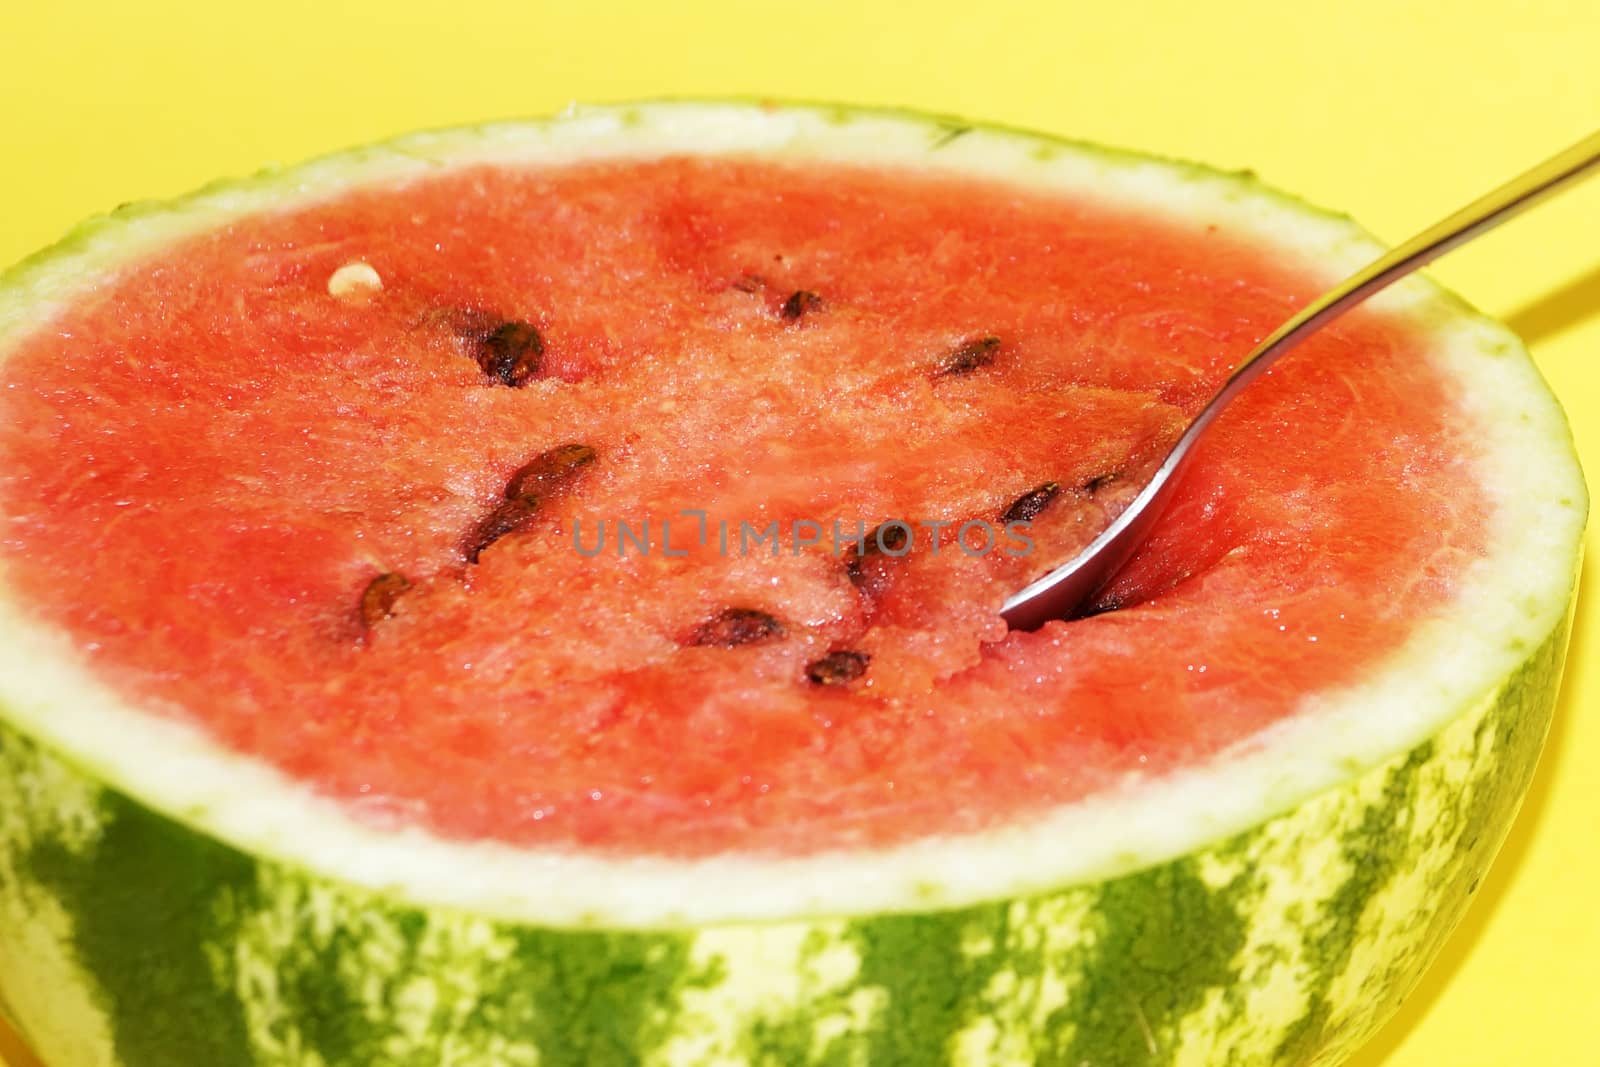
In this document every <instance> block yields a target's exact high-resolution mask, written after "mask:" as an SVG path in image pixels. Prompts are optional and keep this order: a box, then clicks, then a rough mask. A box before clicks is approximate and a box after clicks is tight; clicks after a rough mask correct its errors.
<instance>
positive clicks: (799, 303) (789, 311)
mask: <svg viewBox="0 0 1600 1067" xmlns="http://www.w3.org/2000/svg"><path fill="white" fill-rule="evenodd" d="M821 310H822V297H820V296H818V295H817V294H816V293H813V292H812V291H811V290H809V289H796V290H795V291H794V293H793V294H791V295H790V297H789V299H787V300H785V301H784V302H783V311H782V312H781V314H782V315H783V317H784V318H786V319H788V320H790V321H791V322H792V321H794V320H795V319H798V318H799V317H800V316H802V315H805V314H809V313H810V312H813V311H821Z"/></svg>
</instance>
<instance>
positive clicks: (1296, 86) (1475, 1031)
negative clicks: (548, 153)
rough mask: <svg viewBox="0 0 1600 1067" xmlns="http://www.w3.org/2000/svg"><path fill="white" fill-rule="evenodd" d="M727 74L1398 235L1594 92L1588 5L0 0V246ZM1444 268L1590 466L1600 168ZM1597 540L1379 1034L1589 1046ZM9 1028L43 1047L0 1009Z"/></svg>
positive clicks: (1597, 933) (1597, 461)
mask: <svg viewBox="0 0 1600 1067" xmlns="http://www.w3.org/2000/svg"><path fill="white" fill-rule="evenodd" d="M719 94H720V95H726V94H739V95H770V96H774V97H803V98H827V99H837V100H841V101H858V102H862V103H874V104H892V105H906V106H913V107H918V108H924V109H932V110H938V111H947V112H954V113H958V114H964V115H968V116H971V117H974V118H982V119H988V120H995V121H1001V122H1005V123H1010V124H1015V125H1022V126H1032V127H1037V128H1039V129H1044V130H1050V131H1054V132H1059V133H1064V134H1069V135H1073V136H1077V137H1084V138H1090V139H1094V140H1100V141H1104V142H1108V143H1112V144H1121V145H1127V146H1131V147H1137V148H1142V149H1146V150H1151V151H1155V152H1159V153H1163V154H1169V155H1177V156H1185V157H1191V158H1196V159H1201V160H1205V161H1208V162H1211V163H1215V164H1219V165H1221V166H1225V167H1230V168H1233V167H1251V168H1254V169H1255V170H1257V171H1259V172H1260V173H1261V174H1262V176H1263V177H1265V178H1266V179H1267V180H1268V181H1270V182H1272V183H1274V184H1277V185H1280V186H1282V187H1284V188H1287V189H1290V190H1292V191H1295V192H1298V193H1300V194H1302V195H1304V196H1306V197H1308V198H1309V199H1311V200H1313V201H1316V202H1319V203H1322V204H1325V205H1328V206H1332V207H1338V208H1342V209H1344V210H1347V211H1349V212H1351V213H1352V214H1353V215H1355V217H1356V218H1357V219H1359V220H1361V221H1362V222H1363V223H1365V224H1366V225H1367V226H1368V227H1369V228H1371V229H1372V230H1374V231H1375V232H1377V233H1378V234H1379V235H1380V236H1382V237H1384V238H1387V239H1389V240H1391V241H1393V240H1399V239H1400V238H1403V237H1405V236H1406V235H1408V234H1409V233H1410V232H1411V231H1412V230H1414V229H1417V228H1419V227H1420V226H1421V225H1422V224H1424V223H1426V222H1430V221H1432V220H1433V219H1434V218H1435V217H1437V216H1439V215H1441V214H1443V213H1444V212H1445V211H1446V210H1450V209H1454V208H1455V207H1457V206H1459V204H1460V203H1461V202H1464V201H1465V200H1467V199H1469V198H1470V197H1472V196H1474V195H1476V194H1477V193H1479V192H1480V191H1483V190H1486V189H1487V188H1488V187H1490V186H1492V185H1494V184H1496V183H1497V182H1499V181H1501V180H1502V179H1504V178H1506V177H1509V176H1510V175H1511V174H1512V173H1513V172H1515V171H1517V170H1520V169H1521V168H1522V167H1524V166H1525V165H1527V164H1529V163H1532V162H1533V161H1535V160H1537V159H1539V158H1541V157H1543V156H1544V155H1546V154H1548V153H1550V152H1552V151H1554V150H1555V149H1557V148H1560V147H1563V146H1565V145H1566V144H1567V143H1569V142H1571V141H1574V140H1576V139H1578V138H1579V137H1580V136H1582V135H1584V134H1585V133H1587V132H1588V131H1589V130H1591V129H1593V128H1594V127H1595V126H1596V125H1597V124H1600V5H1596V4H1594V3H1593V2H1592V0H1569V2H1561V0H1522V2H1510V0H1506V2H1502V3H1499V4H1494V3H1481V2H1480V3H1470V2H1466V0H1464V2H1462V3H1449V2H1442V0H1431V2H1427V3H1405V2H1397V0H1344V2H1340V3H1326V4H1320V5H1317V6H1315V7H1312V6H1309V5H1303V4H1295V3H1284V2H1282V0H1265V2H1249V3H1226V2H1224V3H1217V4H1210V5H1208V4H1205V3H1202V2H1196V0H1176V2H1171V0H1168V2H1162V3H1149V4H1140V3H1137V2H1134V0H1128V2H1126V3H1114V2H1113V3H1100V4H1095V5H1092V6H1090V5H1080V4H1076V3H1060V4H1057V3H1042V2H1041V3H1026V4H1025V3H1010V2H1005V0H968V2H946V0H920V2H916V3H873V2H870V0H858V2H854V3H851V2H835V0H789V2H783V3H777V2H754V0H750V2H744V3H706V2H678V3H674V2H672V0H645V2H632V3H593V4H584V3H581V2H579V0H571V2H568V3H526V2H525V3H490V4H476V5H475V4H471V3H467V2H456V3H444V4H440V3H426V2H419V0H386V2H383V3H341V2H339V0H320V2H308V0H279V2H277V3H274V4H271V5H262V6H259V7H256V6H250V5H244V4H230V3H216V2H215V0H207V2H183V3H178V2H168V3H163V2H147V3H124V2H121V0H116V2H106V3H103V4H86V3H72V2H61V3H56V4H54V5H49V4H28V3H25V2H24V0H0V205H4V206H3V207H0V264H4V263H9V262H11V261H13V260H16V259H18V258H20V257H21V256H23V255H25V254H27V253H28V252H31V251H33V250H34V249H36V248H38V247H40V246H42V245H45V244H47V243H49V242H50V241H52V240H54V239H55V238H56V237H57V236H59V235H60V234H61V233H63V232H64V231H65V230H66V229H67V228H68V227H69V226H71V225H72V224H73V223H74V222H76V221H77V220H78V219H79V218H81V217H83V216H85V215H88V214H92V213H94V212H97V211H102V210H105V209H107V208H110V207H111V206H113V205H115V204H117V203H119V202H121V201H124V200H133V199H140V198H146V197H165V196H170V195H173V194H177V193H181V192H184V191H186V190H188V189H190V188H192V187H194V186H196V185H199V184H201V183H203V182H205V181H207V180H208V179H210V178H213V177H216V176H220V175H231V174H241V173H245V172H249V171H251V170H254V169H255V168H257V167H258V166H260V165H261V164H263V163H266V162H269V161H282V162H290V161H294V160H298V159H301V158H303V157H306V156H310V155H313V154H317V153H321V152H325V151H329V150H332V149H335V148H339V147H341V146H345V145H348V144H356V143H360V142H365V141H371V140H374V139H378V138H382V137H387V136H389V135H390V134H394V133H398V132H401V131H403V130H407V129H412V128H415V127H423V126H434V125H445V124H451V123H458V122H470V121H476V120H481V119H486V118H496V117H505V116H514V115H523V114H537V113H545V112H549V111H552V110H555V109H558V108H560V107H561V106H562V105H563V104H565V103H566V102H567V101H569V100H572V99H578V100H584V101H605V100H616V99H624V98H631V97H647V96H659V95H719ZM1434 274H1435V276H1436V277H1438V278H1440V279H1441V280H1443V281H1444V282H1445V283H1446V284H1447V285H1449V286H1451V287H1453V288H1455V289H1456V290H1458V291H1459V292H1461V293H1462V294H1463V295H1465V296H1466V297H1467V298H1468V299H1469V300H1470V301H1472V302H1473V303H1475V304H1477V305H1478V306H1479V307H1481V308H1483V309H1484V310H1486V311H1488V312H1490V313H1492V314H1495V315H1497V316H1500V317H1502V318H1504V319H1505V320H1507V321H1508V322H1509V323H1510V324H1511V325H1512V327H1514V328H1515V329H1516V330H1517V331H1519V332H1520V333H1521V334H1522V335H1523V337H1525V338H1526V339H1527V341H1528V343H1529V344H1530V345H1531V346H1532V349H1533V351H1534V354H1535V356H1536V357H1537V359H1538V361H1539V365H1540V367H1541V368H1542V369H1543V371H1544V373H1545V375H1546V376H1547V377H1548V379H1549V380H1550V382H1551V384H1552V386H1553V387H1554V389H1555V391H1556V393H1557V394H1558V395H1559V396H1560V397H1561V399H1562V401H1563V402H1564V403H1565V405H1566V407H1567V411H1568V413H1569V414H1570V416H1571V418H1572V421H1573V425H1574V430H1575V433H1576V436H1577V439H1578V443H1579V448H1580V450H1581V451H1582V454H1583V457H1584V460H1585V467H1586V468H1587V469H1588V471H1589V472H1590V473H1591V477H1600V178H1597V179H1596V180H1595V181H1593V182H1592V183H1590V185H1589V186H1588V187H1583V188H1579V189H1577V190H1575V191H1574V192H1572V193H1569V194H1567V195H1566V196H1565V197H1563V198H1561V199H1559V200H1557V201H1555V202H1552V203H1550V204H1547V205H1546V206H1544V207H1542V208H1540V209H1538V210H1537V211H1536V212H1535V213H1534V214H1531V215H1528V216H1525V217H1524V218H1523V219H1522V220H1520V221H1518V222H1516V223H1514V224H1512V225H1511V226H1510V227H1508V228H1506V229H1504V230H1501V231H1499V232H1497V233H1495V234H1492V235H1490V236H1489V237H1487V238H1485V239H1483V240H1481V241H1479V242H1478V243H1477V244H1475V245H1473V246H1471V247H1469V248H1466V249H1464V250H1462V251H1460V252H1458V253H1455V254H1454V255H1453V256H1452V257H1450V258H1449V259H1447V260H1444V261H1442V262H1441V263H1440V264H1438V265H1437V267H1436V268H1435V270H1434ZM1590 557H1591V562H1590V564H1589V566H1588V575H1587V585H1588V595H1587V596H1586V597H1585V598H1584V601H1583V603H1582V604H1581V606H1580V609H1579V615H1578V621H1577V631H1576V634H1575V640H1574V644H1573V650H1572V655H1571V658H1570V660H1569V668H1568V676H1567V682H1566V688H1565V691H1564V695H1563V698H1562V701H1561V706H1560V711H1559V718H1558V721H1557V723H1556V726H1555V730H1554V733H1553V735H1552V737H1551V740H1550V745H1549V748H1548V750H1547V751H1546V754H1545V757H1544V762H1543V764H1542V765H1541V768H1540V771H1539V778H1538V781H1537V782H1536V784H1535V786H1534V789H1533V793H1532V795H1531V797H1530V799H1529V801H1528V804H1527V806H1526V808H1525V809H1524V811H1523V813H1522V816H1521V819H1520V821H1519V822H1518V824H1517V827H1516V830H1515V831H1514V833H1513V836H1512V838H1511V840H1510V842H1509V844H1508V845H1507V847H1506V849H1505V851H1504V853H1503V854H1502V856H1501V858H1500V861H1499V863H1498V865H1497V866H1496V868H1495V870H1494V872H1493V874H1492V875H1491V876H1490V878H1489V879H1488V880H1487V881H1486V882H1485V883H1484V887H1483V889H1482V890H1481V891H1480V892H1479V895H1478V900H1477V902H1476V904H1475V906H1474V908H1473V910H1472V912H1471V914H1470V915H1469V917H1468V918H1467V920H1466V922H1465V924H1464V926H1463V927H1462V929H1460V930H1459V931H1458V932H1457V934H1456V936H1455V938H1454V939H1453V940H1452V941H1451V943H1450V944H1449V946H1448V948H1447V949H1446V951H1445V954H1444V956H1443V958H1441V959H1440V960H1439V962H1438V963H1437V964H1436V965H1435V966H1434V968H1433V970H1432V971H1431V972H1430V973H1429V975H1428V977H1427V978H1426V980H1425V981H1424V983H1423V985H1422V986H1421V988H1420V989H1419V990H1418V991H1417V992H1416V993H1415V994H1414V995H1413V996H1412V997H1411V998H1410V1000H1409V1001H1408V1002H1407V1003H1406V1005H1405V1007H1404V1008H1403V1010H1402V1011H1401V1013H1400V1015H1399V1016H1398V1017H1397V1018H1396V1019H1395V1020H1394V1021H1393V1022H1392V1023H1391V1024H1390V1025H1389V1026H1388V1027H1387V1028H1386V1029H1385V1030H1384V1031H1383V1032H1382V1033H1381V1034H1380V1035H1379V1036H1378V1037H1377V1038H1376V1039H1375V1040H1374V1041H1373V1043H1372V1044H1371V1045H1370V1046H1369V1048H1368V1049H1367V1050H1366V1051H1364V1052H1363V1053H1362V1054H1361V1056H1360V1057H1359V1058H1358V1060H1357V1061H1356V1063H1357V1065H1358V1067H1444V1065H1450V1067H1473V1065H1479V1064H1482V1065H1486V1067H1487V1065H1494V1067H1501V1065H1511V1064H1541V1065H1546V1064H1547V1065H1560V1067H1565V1065H1569V1064H1572V1065H1576V1064H1583V1063H1594V1062H1597V1060H1596V1055H1595V1052H1594V1046H1595V1037H1594V1025H1595V1010H1596V1008H1597V1007H1600V919H1597V917H1596V905H1595V900H1596V895H1597V891H1596V885H1597V883H1600V839H1597V835H1596V822H1597V819H1596V816H1597V814H1600V716H1597V713H1600V669H1597V666H1600V665H1597V664H1596V663H1595V662H1593V661H1594V660H1595V659H1596V648H1597V645H1596V642H1597V641H1600V634H1596V632H1595V631H1596V628H1597V627H1600V618H1597V617H1596V616H1600V589H1597V588H1596V586H1597V584H1600V573H1597V571H1600V564H1597V560H1600V551H1595V550H1594V549H1593V547H1592V546H1591V551H1590ZM0 1060H4V1061H5V1062H7V1063H9V1064H11V1065H12V1067H23V1065H30V1067H31V1062H30V1060H29V1058H28V1057H27V1055H26V1053H24V1052H23V1051H22V1050H21V1049H20V1048H19V1047H18V1046H17V1045H16V1043H15V1041H14V1039H12V1038H11V1037H10V1036H9V1035H6V1034H0ZM59 1067H72V1065H59ZM172 1067H211V1065H184V1064H174V1065H172Z"/></svg>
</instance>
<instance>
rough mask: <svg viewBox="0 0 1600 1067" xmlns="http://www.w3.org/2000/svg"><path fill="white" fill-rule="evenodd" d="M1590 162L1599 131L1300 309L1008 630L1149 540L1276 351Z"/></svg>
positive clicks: (1064, 599) (1020, 598) (1110, 570)
mask: <svg viewBox="0 0 1600 1067" xmlns="http://www.w3.org/2000/svg"><path fill="white" fill-rule="evenodd" d="M1597 164H1600V130H1597V131H1596V132H1594V133H1592V134H1590V135H1589V136H1588V137H1585V138H1584V139H1583V140H1581V141H1579V142H1578V143H1577V144H1575V145H1573V146H1572V147H1571V148H1568V149H1566V150H1565V151H1563V152H1560V153H1558V154H1556V155H1554V156H1552V157H1551V158H1549V159H1547V160H1545V161H1544V162H1543V163H1540V164H1538V165H1537V166H1535V167H1534V168H1533V169H1531V170H1528V171H1526V172H1524V173H1523V174H1521V175H1518V176H1517V177H1515V178H1513V179H1511V180H1510V181H1509V182H1506V183H1505V184H1504V185H1502V186H1500V187H1499V188H1498V189H1495V190H1494V191H1493V192H1491V193H1488V194H1487V195H1485V196H1482V197H1480V198H1478V199H1477V200H1474V201H1473V202H1472V203H1470V204H1468V205H1467V206H1466V207H1464V208H1462V209H1461V210H1460V211H1457V212H1456V213H1455V214H1453V215H1451V216H1449V217H1448V218H1446V219H1443V220H1442V221H1440V222H1437V223H1435V224H1434V225H1432V226H1430V227H1428V228H1427V229H1426V230H1423V231H1422V232H1421V233H1419V234H1417V235H1416V236H1415V237H1412V238H1411V239H1410V240H1408V241H1406V242H1405V243H1403V244H1400V245H1398V246H1396V247H1395V248H1394V249H1392V250H1390V251H1389V252H1387V253H1386V254H1384V255H1382V256H1379V257H1378V258H1377V259H1375V260H1373V261H1372V262H1371V263H1369V264H1367V265H1366V266H1365V267H1363V268H1362V269H1361V270H1359V271H1357V272H1356V273H1355V274H1353V275H1351V276H1350V277H1349V278H1347V279H1345V280H1344V281H1343V282H1341V283H1340V284H1339V285H1337V286H1335V287H1334V288H1333V289H1330V290H1329V291H1328V292H1326V293H1324V294H1323V295H1322V296H1320V297H1318V298H1317V299H1316V300H1314V301H1312V302H1311V303H1310V304H1308V305H1306V306H1305V307H1304V308H1302V309H1301V310H1300V312H1299V313H1298V314H1296V315H1295V316H1294V317H1293V318H1291V319H1289V320H1288V321H1287V322H1285V323H1284V324H1283V325H1282V326H1279V327H1278V328H1277V329H1276V330H1274V331H1273V332H1272V334H1271V335H1270V336H1269V337H1268V338H1267V339H1266V340H1265V341H1263V342H1261V344H1260V345H1259V346H1258V347H1257V348H1256V349H1255V351H1253V352H1251V353H1250V355H1248V356H1246V357H1245V359H1244V362H1242V363H1240V364H1239V366H1238V367H1237V368H1235V369H1234V372H1233V374H1232V375H1231V376H1230V377H1229V378H1228V380H1227V382H1226V383H1225V384H1224V385H1223V386H1222V388H1221V389H1220V390H1219V391H1218V392H1217V394H1216V396H1214V397H1212V398H1211V401H1210V403H1208V404H1207V405H1206V406H1205V407H1204V408H1203V409H1202V410H1201V412H1200V414H1199V415H1197V416H1195V419H1194V421H1193V422H1192V423H1190V424H1189V428H1188V429H1187V430H1185V431H1184V433H1183V436H1181V437H1179V438H1178V441H1177V443H1176V444H1175V445H1173V446H1172V451H1170V452H1168V453H1167V456H1166V458H1165V459H1164V460H1163V461H1162V463H1161V466H1160V468H1159V469H1157V471H1156V473H1155V476H1154V477H1153V478H1151V479H1150V481H1149V482H1148V483H1146V484H1145V487H1144V488H1143V489H1142V490H1140V492H1139V495H1138V496H1136V497H1135V498H1134V499H1133V502H1132V503H1130V504H1129V505H1128V507H1127V509H1126V510H1125V511H1123V512H1122V513H1121V514H1120V515H1118V516H1117V519H1116V521H1115V522H1113V523H1112V524H1111V525H1110V526H1108V527H1106V528H1105V529H1104V530H1102V531H1101V532H1100V535H1099V536H1098V537H1096V538H1095V539H1094V540H1093V541H1091V542H1090V543H1089V544H1088V545H1087V546H1086V547H1085V548H1084V549H1083V551H1081V552H1079V553H1078V555H1077V556H1075V557H1073V558H1072V559H1071V560H1069V561H1068V562H1067V563H1065V564H1063V565H1062V566H1060V567H1058V568H1056V569H1055V570H1053V571H1051V572H1050V573H1049V574H1046V575H1045V576H1044V577H1042V578H1040V579H1039V580H1038V581H1035V582H1033V583H1032V584H1031V585H1029V586H1027V587H1026V588H1024V589H1023V590H1021V591H1020V592H1018V593H1016V594H1015V595H1013V596H1012V597H1011V598H1010V599H1009V600H1007V601H1006V602H1005V604H1004V605H1003V606H1002V607H1001V609H1000V614H1001V615H1002V616H1003V617H1004V618H1005V620H1006V622H1007V623H1008V624H1010V626H1011V628H1012V629H1014V630H1033V629H1037V628H1038V627H1039V626H1042V625H1043V624H1044V623H1046V622H1048V621H1050V620H1051V619H1064V618H1071V617H1073V615H1074V614H1075V613H1076V612H1077V611H1078V610H1079V609H1080V608H1082V607H1083V606H1084V604H1085V603H1087V601H1088V600H1089V598H1090V597H1092V596H1094V594H1095V593H1097V592H1099V590H1100V588H1101V587H1102V586H1104V585H1105V584H1106V582H1107V581H1109V580H1110V579H1111V577H1112V576H1113V575H1114V574H1116V572H1117V570H1118V569H1120V568H1121V567H1122V565H1123V564H1124V563H1126V562H1128V559H1129V558H1130V557H1131V556H1132V555H1133V552H1134V549H1136V548H1137V547H1138V546H1139V544H1140V543H1141V542H1143V541H1144V540H1145V538H1146V537H1148V536H1149V534H1150V531H1151V528H1152V527H1153V526H1154V525H1155V522H1156V520H1157V519H1158V518H1159V517H1160V515H1161V512H1162V511H1163V510H1164V508H1165V507H1166V505H1167V503H1169V501H1170V499H1171V496H1172V491H1173V489H1174V488H1175V487H1176V485H1177V483H1178V480H1179V475H1180V474H1181V473H1182V471H1183V468H1184V466H1185V464H1186V462H1187V460H1188V458H1189V456H1190V454H1191V453H1192V451H1193V449H1194V445H1195V442H1196V441H1198V440H1199V439H1200V437H1201V436H1202V435H1203V434H1204V433H1205V431H1206V429H1207V428H1208V427H1209V426H1210V425H1211V423H1212V422H1213V421H1215V419H1216V417H1217V416H1218V415H1219V414H1221V413H1222V410H1223V409H1224V408H1226V407H1227V406H1228V404H1229V403H1231V402H1232V401H1233V398H1234V397H1235V396H1237V395H1238V394H1239V392H1240V391H1241V390H1242V389H1244V387H1245V386H1247V385H1249V384H1250V383H1251V382H1252V381H1254V380H1255V379H1256V378H1257V377H1259V376H1260V375H1261V374H1262V372H1264V371H1265V370H1266V369H1267V368H1268V367H1269V366H1271V365H1272V364H1273V363H1274V362H1275V361H1276V360H1277V359H1278V357H1279V356H1281V355H1283V354H1284V353H1285V352H1288V351H1289V350H1290V349H1292V348H1294V347H1295V345H1297V344H1299V343H1300V342H1301V341H1302V340H1303V339H1304V338H1305V337H1306V336H1307V335H1309V334H1310V333H1312V332H1313V331H1315V330H1316V329H1318V328H1319V327H1321V326H1322V325H1324V324H1325V323H1327V322H1329V321H1331V320H1333V319H1335V318H1337V317H1339V316H1340V315H1342V314H1344V313H1345V312H1346V311H1348V310H1350V309H1351V308H1353V307H1355V306H1356V305H1357V304H1359V303H1361V302H1362V301H1363V300H1366V299H1367V298H1368V297H1370V296H1372V295H1373V294H1374V293H1377V292H1379V291H1380V290H1383V289H1386V288H1388V287H1389V286H1390V285H1392V284H1394V283H1395V282H1397V281H1399V280H1400V279H1401V278H1404V277H1405V276H1406V275H1408V274H1410V273H1411V272H1412V271H1414V270H1417V269H1418V268H1420V267H1423V266H1425V265H1427V264H1428V263H1431V262H1433V261H1434V260H1435V259H1437V258H1439V257H1440V256H1442V255H1444V254H1445V253H1446V252H1449V251H1451V250H1452V249H1454V248H1457V247H1459V246H1460V245H1463V244H1465V243H1466V242H1468V241H1470V240H1472V239H1473V238H1474V237H1477V236H1478V235H1480V234H1482V233H1485V232H1487V231H1489V230H1491V229H1493V228H1494V227H1496V226H1498V225H1500V224H1501V223H1502V222H1505V221H1506V220H1507V219H1509V218H1511V217H1512V216H1514V215H1516V214H1518V213H1519V212H1521V211H1523V210H1525V209H1527V208H1529V207H1532V206H1533V205H1534V204H1536V203H1538V202H1539V201H1540V200H1543V199H1544V198H1545V197H1547V196H1550V195H1551V194H1553V193H1555V192H1556V191H1557V190H1559V189H1561V188H1562V187H1564V186H1566V185H1567V184H1568V183H1570V182H1573V181H1576V180H1577V179H1579V178H1582V177H1586V176H1587V175H1589V174H1590V173H1591V172H1592V171H1593V170H1594V168H1595V166H1596V165H1597Z"/></svg>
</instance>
